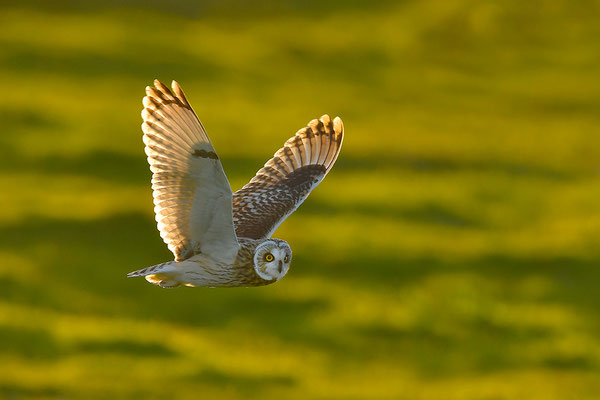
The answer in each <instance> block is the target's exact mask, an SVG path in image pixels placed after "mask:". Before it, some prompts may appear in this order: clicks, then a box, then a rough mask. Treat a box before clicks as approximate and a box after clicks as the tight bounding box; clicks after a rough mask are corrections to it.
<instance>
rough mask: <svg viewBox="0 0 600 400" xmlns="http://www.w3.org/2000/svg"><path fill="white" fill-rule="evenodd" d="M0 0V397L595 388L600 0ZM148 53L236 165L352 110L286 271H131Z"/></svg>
mask: <svg viewBox="0 0 600 400" xmlns="http://www.w3.org/2000/svg"><path fill="white" fill-rule="evenodd" d="M1 4H2V5H1V8H0V74H1V75H0V76H1V78H2V83H3V85H2V86H3V87H2V95H1V96H0V123H1V126H2V133H1V134H0V145H1V147H0V149H1V150H0V152H1V153H0V154H1V160H0V168H1V174H0V182H1V184H2V188H3V189H2V194H1V197H0V198H1V204H2V206H1V207H0V258H1V261H0V274H1V275H0V276H1V278H2V288H1V290H0V398H7V399H142V398H143V399H172V398H178V399H197V398H219V399H249V398H260V399H597V398H600V379H599V378H598V377H599V376H600V375H599V372H600V313H599V311H600V290H599V280H600V270H599V268H598V267H599V265H600V249H599V246H598V243H599V241H600V129H599V126H600V113H599V109H600V108H599V107H600V23H599V21H600V3H599V2H598V1H559V0H557V1H534V2H522V1H516V0H513V1H470V0H449V1H400V2H398V1H380V2H366V1H364V2H363V1H357V0H353V1H331V2H319V1H316V0H313V1H299V0H298V1H292V0H287V1H280V2H276V3H271V2H267V1H262V2H251V1H233V0H230V1H217V0H215V1H208V2H193V1H187V2H186V1H180V2H174V3H171V2H162V1H158V0H157V1H151V2H142V1H134V0H128V1H121V2H104V1H90V2H75V1H73V2H70V1H62V2H61V1H58V2H33V1H24V2H18V4H17V3H15V2H3V3H1ZM154 78H159V79H161V80H163V81H165V82H170V80H171V79H176V80H178V81H179V82H180V83H181V85H182V86H183V88H184V90H185V91H186V94H187V96H188V98H189V100H190V101H191V103H192V105H193V106H194V108H195V110H196V111H197V112H198V114H199V116H200V118H201V119H202V121H203V123H204V125H205V126H206V128H207V130H208V132H209V134H210V136H211V138H212V141H213V144H214V145H215V147H216V149H217V151H218V152H219V155H220V156H221V159H222V161H223V164H224V167H225V170H226V172H227V174H228V176H229V179H230V181H231V184H232V188H233V189H234V190H237V189H239V188H240V187H241V186H242V185H243V184H244V183H245V182H247V181H248V180H249V179H250V178H251V177H252V176H253V175H254V173H255V171H256V170H257V169H258V168H259V167H261V166H262V164H263V163H264V162H265V161H266V160H267V159H268V158H269V157H270V156H271V155H272V154H273V152H274V151H275V150H277V149H278V148H279V147H280V146H281V145H282V144H283V142H284V141H285V140H286V139H287V138H288V137H290V136H291V135H292V134H293V133H294V132H295V131H296V130H297V129H299V128H301V127H302V126H304V125H305V124H306V123H307V122H308V121H309V120H310V119H312V118H316V117H318V116H320V115H321V114H323V113H329V114H330V115H331V116H332V117H333V116H335V115H340V116H341V117H342V118H343V120H344V123H345V127H346V137H345V141H344V148H343V149H342V153H341V156H340V158H339V159H338V162H337V165H336V167H335V168H334V169H333V171H332V173H331V174H330V175H329V176H328V177H327V179H326V180H325V181H324V183H323V184H322V185H321V186H320V187H319V188H318V189H317V190H316V191H315V192H314V193H313V194H312V195H311V196H310V198H309V199H308V200H307V201H306V203H305V204H304V205H303V206H302V207H301V208H300V209H299V210H298V211H297V212H296V213H295V214H294V215H292V216H291V217H290V218H289V219H288V220H287V221H286V222H285V223H284V224H283V225H282V226H281V227H280V228H279V230H278V231H277V232H276V234H275V237H279V238H282V239H285V240H287V241H288V242H289V243H291V245H292V248H293V250H294V262H293V264H292V269H291V272H290V274H288V276H286V278H285V279H284V280H282V281H281V282H279V283H277V284H276V285H272V286H268V287H264V288H252V289H204V288H200V289H188V288H180V289H176V290H164V289H160V288H158V287H155V286H152V285H149V284H148V283H146V282H145V281H143V280H141V279H135V280H134V279H126V278H125V274H126V273H127V272H129V271H131V270H134V269H138V268H143V267H146V266H149V265H152V264H156V263H159V262H162V261H166V260H169V259H171V254H170V253H169V252H168V250H167V248H166V246H165V245H164V244H163V243H162V241H161V239H160V237H159V234H158V232H157V230H156V227H155V222H154V219H153V214H152V209H153V205H152V197H151V191H150V171H149V169H148V166H147V163H146V160H145V155H144V152H143V144H142V140H141V130H140V124H141V118H140V111H141V108H142V106H141V98H142V96H143V93H144V87H145V86H146V85H148V84H150V83H151V82H152V79H154Z"/></svg>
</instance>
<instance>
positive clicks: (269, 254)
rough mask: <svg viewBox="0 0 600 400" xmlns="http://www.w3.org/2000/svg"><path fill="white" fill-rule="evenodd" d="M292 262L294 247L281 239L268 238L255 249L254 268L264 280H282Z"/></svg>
mask: <svg viewBox="0 0 600 400" xmlns="http://www.w3.org/2000/svg"><path fill="white" fill-rule="evenodd" d="M291 262H292V248H291V247H290V245H289V244H287V242H285V241H284V240H280V239H267V240H265V241H264V242H262V243H261V244H259V245H258V246H256V250H255V251H254V270H255V271H256V273H257V274H258V276H260V277H261V278H263V279H264V280H267V281H272V280H276V281H278V280H280V279H281V278H283V277H284V276H285V274H286V273H287V272H288V269H289V268H290V263H291Z"/></svg>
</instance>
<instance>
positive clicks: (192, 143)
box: [142, 80, 239, 263]
mask: <svg viewBox="0 0 600 400" xmlns="http://www.w3.org/2000/svg"><path fill="white" fill-rule="evenodd" d="M172 88H173V91H171V90H169V88H167V87H166V86H165V85H163V84H162V83H161V82H159V81H158V80H155V81H154V87H150V86H148V87H147V88H146V97H144V101H143V102H144V109H143V111H142V118H143V119H144V122H143V124H142V130H143V132H144V143H145V145H146V148H145V150H146V154H147V155H148V162H149V164H150V169H151V171H152V190H153V196H154V204H155V207H154V211H155V213H156V222H157V224H158V229H159V231H160V235H161V237H162V238H163V240H164V241H165V243H166V244H167V245H168V247H169V249H170V250H171V251H172V252H173V254H174V255H175V260H176V261H182V260H185V259H187V258H189V257H191V256H192V255H194V254H196V253H198V252H202V253H206V254H208V255H210V256H212V257H213V258H214V259H215V260H218V261H223V262H227V263H231V262H233V260H234V259H235V256H236V254H237V251H238V249H239V244H238V241H237V237H236V235H235V231H234V228H233V215H232V193H231V187H230V186H229V182H228V180H227V177H226V176H225V172H224V171H223V167H222V166H221V161H220V160H219V157H218V156H217V154H216V152H215V150H214V148H213V146H212V144H211V143H210V139H209V138H208V135H207V134H206V131H205V130H204V127H203V126H202V124H201V122H200V120H199V119H198V117H197V116H196V114H195V113H194V111H193V110H192V107H191V106H190V104H189V102H188V101H187V99H186V97H185V95H184V94H183V91H182V90H181V87H180V86H179V84H177V82H175V81H173V84H172Z"/></svg>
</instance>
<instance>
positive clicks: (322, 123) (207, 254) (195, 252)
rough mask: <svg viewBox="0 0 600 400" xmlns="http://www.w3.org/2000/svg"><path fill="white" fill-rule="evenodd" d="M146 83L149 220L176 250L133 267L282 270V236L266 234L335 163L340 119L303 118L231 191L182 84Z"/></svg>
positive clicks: (148, 272) (223, 278)
mask: <svg viewBox="0 0 600 400" xmlns="http://www.w3.org/2000/svg"><path fill="white" fill-rule="evenodd" d="M172 87H173V91H171V90H169V88H167V87H166V86H165V85H163V84H162V83H161V82H159V81H154V87H147V88H146V97H144V101H143V104H144V109H143V111H142V118H143V119H144V123H143V124H142V130H143V132H144V143H145V145H146V147H145V150H146V154H147V155H148V162H149V164H150V169H151V171H152V173H153V175H152V189H153V196H154V203H155V209H154V210H155V213H156V221H157V224H158V229H159V231H160V233H161V237H162V238H163V240H164V241H165V243H167V245H168V246H169V249H170V250H171V251H172V252H173V255H174V256H175V261H170V262H166V263H162V264H158V265H155V266H153V267H149V268H145V269H142V270H138V271H134V272H132V273H130V274H129V275H128V276H132V277H133V276H145V277H146V279H147V280H148V281H150V282H152V283H154V284H157V285H160V286H163V287H177V286H180V285H186V286H261V285H266V284H269V283H273V282H276V281H277V280H279V279H281V278H282V277H283V276H284V275H285V274H286V273H287V271H288V268H289V265H290V263H291V257H292V254H291V248H290V246H289V245H288V244H287V243H286V242H284V241H282V240H279V239H270V236H271V234H272V233H273V232H274V231H275V229H277V227H278V226H279V224H281V222H283V220H284V219H285V218H287V216H288V215H290V214H291V213H292V212H293V211H294V210H296V209H297V208H298V206H299V205H300V204H302V202H303V201H304V200H305V199H306V197H307V196H308V195H309V194H310V192H311V191H312V190H313V189H314V188H315V187H316V186H317V185H318V184H319V183H320V182H321V181H322V180H323V178H324V177H325V175H327V173H328V172H329V171H330V170H331V168H332V167H333V164H334V163H335V161H336V159H337V157H338V155H339V152H340V149H341V145H342V141H343V130H344V129H343V124H342V121H341V119H339V118H335V119H334V120H333V121H332V120H331V118H329V116H328V115H323V116H322V117H321V118H320V119H314V120H312V121H310V123H309V124H308V126H307V127H305V128H302V129H300V130H299V131H298V132H297V133H296V135H295V136H293V137H292V138H290V139H288V140H287V141H286V142H285V144H284V146H283V147H282V148H281V149H279V150H278V151H277V152H276V153H275V155H274V156H273V158H272V159H270V160H269V161H267V163H266V164H265V165H264V167H263V168H261V169H260V170H259V171H258V172H257V173H256V176H255V177H254V178H252V180H251V181H250V182H249V183H248V184H247V185H245V186H244V187H243V188H242V189H240V190H238V191H237V192H235V193H232V192H231V188H230V186H229V182H228V181H227V177H226V176H225V172H224V171H223V167H222V165H221V161H220V159H219V157H218V155H217V153H216V151H215V150H214V148H213V146H212V144H211V143H210V139H209V138H208V135H207V134H206V131H205V130H204V127H203V126H202V124H201V122H200V120H199V119H198V117H197V116H196V114H195V113H194V112H193V110H192V107H191V106H190V103H189V102H188V101H187V99H186V97H185V95H184V94H183V91H182V90H181V87H180V86H179V85H178V84H177V83H176V82H173V85H172Z"/></svg>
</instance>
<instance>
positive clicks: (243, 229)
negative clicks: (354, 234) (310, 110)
mask: <svg viewBox="0 0 600 400" xmlns="http://www.w3.org/2000/svg"><path fill="white" fill-rule="evenodd" d="M343 137H344V126H343V124H342V120H341V119H340V118H339V117H336V118H335V119H334V120H333V121H332V120H331V118H330V117H329V116H328V115H323V116H322V117H321V118H320V119H314V120H312V121H310V123H309V124H308V126H307V127H305V128H302V129H300V130H299V131H298V132H297V133H296V135H295V136H293V137H292V138H290V139H288V141H286V142H285V145H284V146H283V147H282V148H281V149H279V150H278V151H277V152H276V153H275V155H274V156H273V158H271V159H270V160H269V161H267V163H266V164H265V166H264V167H263V168H261V169H260V170H259V171H258V172H257V173H256V176H254V178H252V180H251V181H250V182H249V183H248V184H247V185H246V186H244V187H243V188H242V189H240V190H238V191H237V192H235V193H234V194H233V220H234V223H235V230H236V234H237V236H238V237H240V238H242V237H244V238H251V239H260V238H266V237H270V236H271V235H272V234H273V232H274V231H275V229H277V227H278V226H279V225H280V224H281V223H282V222H283V221H284V220H285V219H286V218H287V217H288V216H289V215H290V214H291V213H293V212H294V211H295V210H296V209H297V208H298V207H299V206H300V204H302V202H303V201H304V200H305V199H306V197H307V196H308V195H309V194H310V192H311V191H312V190H313V189H314V188H315V187H317V185H318V184H319V183H320V182H321V181H322V180H323V178H324V177H325V175H327V173H328V172H329V171H330V170H331V168H332V167H333V164H334V163H335V160H336V159H337V157H338V154H339V152H340V149H341V147H342V140H343Z"/></svg>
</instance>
